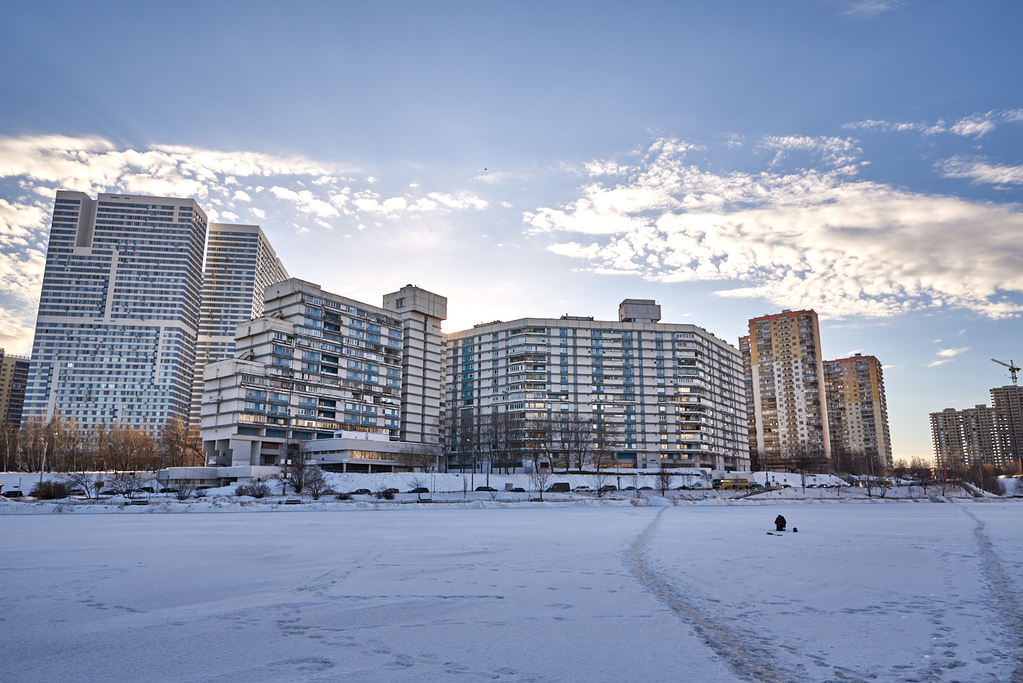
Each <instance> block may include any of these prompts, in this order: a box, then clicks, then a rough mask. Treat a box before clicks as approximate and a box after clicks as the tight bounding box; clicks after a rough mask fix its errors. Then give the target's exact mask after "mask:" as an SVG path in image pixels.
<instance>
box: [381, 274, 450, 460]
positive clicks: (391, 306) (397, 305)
mask: <svg viewBox="0 0 1023 683" xmlns="http://www.w3.org/2000/svg"><path fill="white" fill-rule="evenodd" d="M384 308H385V309H386V310H388V311H391V312H393V313H394V314H395V315H397V316H398V317H399V318H401V321H402V350H401V377H402V379H401V431H400V438H401V440H402V441H407V442H412V443H431V444H436V443H438V442H439V441H440V438H439V435H438V429H439V423H440V419H441V399H442V397H443V394H444V389H443V383H444V358H443V349H442V346H443V344H444V336H443V333H442V332H441V323H442V322H443V321H444V320H445V319H446V318H447V317H448V300H447V299H446V298H445V297H442V296H440V295H439V294H433V293H432V292H428V291H426V290H425V289H421V288H419V287H415V286H413V285H406V286H404V287H402V288H401V289H400V290H398V291H397V292H392V293H390V294H385V295H384Z"/></svg>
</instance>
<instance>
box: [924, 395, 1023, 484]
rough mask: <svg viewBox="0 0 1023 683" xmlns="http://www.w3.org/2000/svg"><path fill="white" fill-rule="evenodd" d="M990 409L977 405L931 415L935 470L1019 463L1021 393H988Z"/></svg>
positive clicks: (1022, 435) (1022, 444)
mask: <svg viewBox="0 0 1023 683" xmlns="http://www.w3.org/2000/svg"><path fill="white" fill-rule="evenodd" d="M991 400H992V404H993V407H990V408H989V407H988V406H986V405H983V404H982V405H977V406H974V407H973V408H965V409H963V410H956V409H955V408H945V409H944V410H943V411H941V412H940V413H931V437H932V439H933V443H934V462H935V465H937V466H938V467H957V466H958V467H973V466H974V465H995V466H997V467H1001V466H1003V465H1007V464H1009V463H1010V462H1017V463H1018V462H1020V457H1023V448H1021V447H1023V389H1020V387H1018V386H1005V387H995V388H993V389H991Z"/></svg>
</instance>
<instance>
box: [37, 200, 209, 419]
mask: <svg viewBox="0 0 1023 683" xmlns="http://www.w3.org/2000/svg"><path fill="white" fill-rule="evenodd" d="M205 240H206V214H205V213H204V212H203V211H202V209H200V208H199V206H198V204H196V202H195V201H193V200H191V199H178V198H169V197H145V196H136V195H125V194H100V195H99V196H98V198H97V199H92V198H90V197H89V196H88V195H87V194H84V193H81V192H67V191H59V192H57V195H56V199H55V200H54V210H53V220H52V225H51V228H50V240H49V245H48V247H47V254H46V270H45V272H44V275H43V286H42V293H41V295H40V299H39V314H38V317H37V319H36V328H35V339H34V341H33V345H32V361H31V366H30V369H29V377H28V381H27V388H26V395H25V407H24V416H23V419H27V417H29V416H32V415H41V416H42V417H43V418H44V419H47V420H48V419H49V418H50V417H52V415H53V414H54V412H55V411H59V412H60V414H61V415H63V416H64V417H67V418H74V419H75V420H77V421H78V423H79V424H81V425H82V426H83V427H86V428H89V427H95V426H98V425H102V424H110V423H113V422H115V421H116V422H119V423H121V424H124V425H127V426H130V427H134V428H141V429H146V430H149V431H151V432H154V433H155V432H158V431H159V430H160V429H161V428H162V427H163V426H164V425H165V424H166V423H167V422H168V421H169V420H170V419H171V418H172V417H179V418H181V419H187V417H188V411H189V404H190V400H191V385H192V378H193V375H194V369H195V339H196V323H197V320H198V316H199V298H200V287H201V284H202V261H203V247H204V246H205Z"/></svg>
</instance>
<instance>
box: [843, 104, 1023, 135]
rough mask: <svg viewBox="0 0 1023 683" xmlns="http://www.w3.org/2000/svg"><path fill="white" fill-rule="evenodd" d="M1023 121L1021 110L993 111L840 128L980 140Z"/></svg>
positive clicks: (868, 120)
mask: <svg viewBox="0 0 1023 683" xmlns="http://www.w3.org/2000/svg"><path fill="white" fill-rule="evenodd" d="M1021 121H1023V109H1001V110H993V111H989V112H986V113H983V114H971V115H970V116H966V117H963V118H961V119H959V120H957V121H952V122H949V121H946V120H944V119H939V120H938V121H937V122H935V123H920V122H908V121H904V122H894V121H884V120H875V119H867V120H865V121H856V122H853V123H847V124H845V125H843V126H842V127H843V128H845V129H847V130H868V131H876V132H886V133H887V132H896V133H903V132H916V133H920V134H921V135H938V134H942V133H951V134H953V135H958V136H960V137H972V138H981V137H983V136H984V135H986V134H988V133H990V132H991V131H993V130H994V129H995V128H996V127H997V126H998V125H999V124H1002V123H1019V122H1021Z"/></svg>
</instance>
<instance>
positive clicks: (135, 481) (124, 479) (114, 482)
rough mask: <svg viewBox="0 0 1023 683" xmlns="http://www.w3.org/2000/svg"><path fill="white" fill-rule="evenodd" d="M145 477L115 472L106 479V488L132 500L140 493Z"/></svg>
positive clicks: (137, 473) (134, 473)
mask: <svg viewBox="0 0 1023 683" xmlns="http://www.w3.org/2000/svg"><path fill="white" fill-rule="evenodd" d="M145 483H146V477H145V476H144V475H142V474H140V473H139V472H115V473H114V474H113V475H112V476H111V477H109V478H108V479H107V486H108V487H109V488H110V490H111V491H113V492H114V493H115V494H117V495H121V496H124V497H125V498H134V497H135V496H136V495H138V494H139V493H141V492H142V487H143V485H144V484H145Z"/></svg>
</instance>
